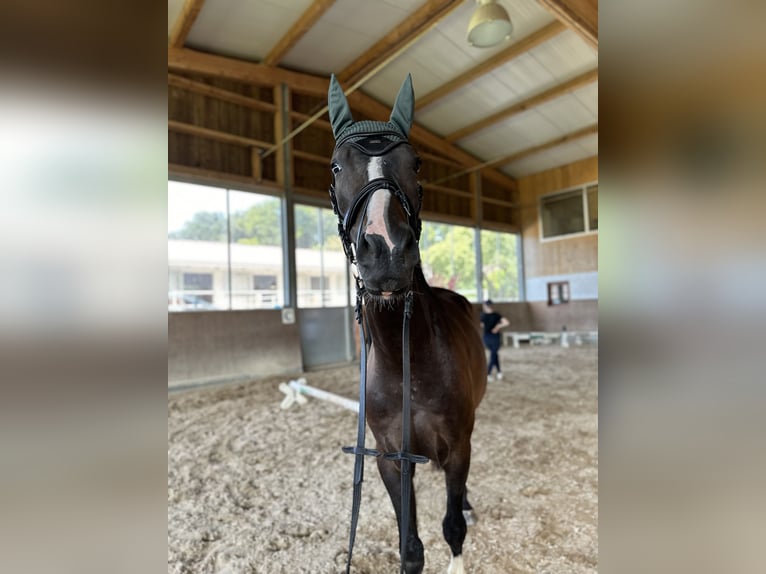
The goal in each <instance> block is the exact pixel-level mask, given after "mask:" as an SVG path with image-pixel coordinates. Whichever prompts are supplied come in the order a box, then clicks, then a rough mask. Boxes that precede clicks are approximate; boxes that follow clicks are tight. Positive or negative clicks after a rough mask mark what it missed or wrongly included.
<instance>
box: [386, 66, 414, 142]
mask: <svg viewBox="0 0 766 574" xmlns="http://www.w3.org/2000/svg"><path fill="white" fill-rule="evenodd" d="M414 114H415V91H414V90H413V89H412V74H407V77H406V78H405V80H404V83H402V87H401V88H400V89H399V95H398V96H396V101H395V102H394V108H393V109H392V110H391V122H392V123H394V124H396V126H397V127H398V128H399V129H400V130H402V132H404V135H405V136H407V137H409V135H410V128H411V127H412V118H413V116H414Z"/></svg>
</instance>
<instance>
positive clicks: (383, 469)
mask: <svg viewBox="0 0 766 574" xmlns="http://www.w3.org/2000/svg"><path fill="white" fill-rule="evenodd" d="M377 462H378V471H379V472H380V476H381V478H382V479H383V484H385V485H386V490H387V491H388V496H389V498H391V503H392V504H393V505H394V511H395V512H396V524H397V526H398V527H399V529H400V530H401V526H402V517H401V512H402V477H401V471H400V470H399V468H397V464H396V463H395V462H394V461H391V460H386V459H384V458H383V457H378V459H377ZM411 469H412V471H411V476H412V477H413V478H414V476H415V465H414V464H413V465H412V466H411ZM397 538H398V537H397ZM424 563H425V558H424V556H423V543H422V542H421V541H420V538H418V521H417V515H416V510H415V489H414V488H410V517H409V535H408V537H407V546H406V549H405V559H404V571H405V572H406V574H420V573H421V572H422V571H423V565H424Z"/></svg>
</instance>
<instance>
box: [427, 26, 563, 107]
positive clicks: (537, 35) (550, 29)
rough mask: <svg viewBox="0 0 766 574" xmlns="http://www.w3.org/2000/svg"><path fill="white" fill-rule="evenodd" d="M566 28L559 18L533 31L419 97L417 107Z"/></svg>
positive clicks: (462, 84) (486, 72)
mask: <svg viewBox="0 0 766 574" xmlns="http://www.w3.org/2000/svg"><path fill="white" fill-rule="evenodd" d="M564 30H566V27H565V26H564V25H563V24H562V23H561V22H559V21H558V20H554V21H553V22H551V23H550V24H548V25H546V26H543V27H542V28H540V29H539V30H537V31H535V32H532V33H531V34H530V35H529V36H526V37H524V38H522V39H521V40H519V41H518V42H516V43H515V44H511V45H510V46H508V47H507V48H506V49H505V50H503V51H502V52H498V53H497V54H495V55H494V56H492V57H491V58H488V59H487V60H485V61H483V62H481V63H480V64H478V65H477V66H475V67H473V68H471V69H470V70H468V71H467V72H465V73H463V74H461V75H459V76H458V77H457V78H455V79H453V80H450V81H449V82H447V83H446V84H443V85H442V86H439V87H438V88H436V89H435V90H433V91H431V92H429V93H427V94H426V95H425V96H423V97H421V98H418V99H417V101H416V102H415V108H416V109H418V110H419V109H422V108H424V107H426V106H427V105H429V104H431V103H433V102H435V101H436V100H438V99H441V98H443V97H444V96H446V95H447V94H451V93H452V92H454V91H455V90H458V89H460V88H462V87H463V86H465V85H467V84H469V83H470V82H472V81H474V80H475V79H477V78H480V77H481V76H483V75H485V74H488V73H489V72H491V71H492V70H494V69H495V68H497V67H498V66H501V65H503V64H505V63H506V62H508V61H509V60H512V59H513V58H516V57H517V56H520V55H521V54H523V53H524V52H526V51H528V50H531V49H532V48H534V47H535V46H538V45H540V44H542V43H543V42H546V41H547V40H550V39H551V38H552V37H553V36H555V35H556V34H559V33H561V32H563V31H564Z"/></svg>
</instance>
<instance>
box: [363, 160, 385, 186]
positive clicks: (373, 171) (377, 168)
mask: <svg viewBox="0 0 766 574" xmlns="http://www.w3.org/2000/svg"><path fill="white" fill-rule="evenodd" d="M377 177H383V158H382V157H380V156H374V157H371V158H370V161H369V163H368V164H367V181H372V180H373V179H375V178H377Z"/></svg>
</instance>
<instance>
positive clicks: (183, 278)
mask: <svg viewBox="0 0 766 574" xmlns="http://www.w3.org/2000/svg"><path fill="white" fill-rule="evenodd" d="M282 267H283V264H282V231H281V201H280V199H278V198H276V197H271V196H267V195H261V194H257V193H249V192H243V191H235V190H227V189H222V188H218V187H210V186H204V185H194V184H188V183H180V182H176V181H169V182H168V310H169V311H193V310H227V309H274V308H278V307H281V305H282V301H283V292H282V277H283V273H282ZM203 277H204V279H203ZM203 303H204V304H203Z"/></svg>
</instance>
